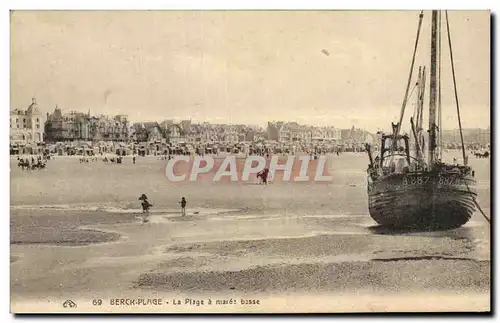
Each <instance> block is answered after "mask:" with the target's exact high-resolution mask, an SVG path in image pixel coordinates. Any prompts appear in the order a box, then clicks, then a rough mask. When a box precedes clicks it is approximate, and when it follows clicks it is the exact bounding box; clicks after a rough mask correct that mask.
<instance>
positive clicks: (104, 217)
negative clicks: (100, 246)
mask: <svg viewBox="0 0 500 323" xmlns="http://www.w3.org/2000/svg"><path fill="white" fill-rule="evenodd" d="M19 212H20V211H16V212H13V214H11V220H10V232H11V233H10V242H11V244H50V245H58V246H85V245H89V244H93V243H104V242H111V241H116V240H118V239H119V238H120V234H118V233H114V232H103V231H99V230H91V229H81V228H80V227H82V226H88V225H100V224H120V223H129V222H136V221H137V219H136V215H135V214H120V213H116V214H115V213H107V212H87V211H54V210H23V211H22V212H23V214H22V215H20V214H18V213H19Z"/></svg>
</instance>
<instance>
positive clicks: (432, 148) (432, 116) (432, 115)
mask: <svg viewBox="0 0 500 323" xmlns="http://www.w3.org/2000/svg"><path fill="white" fill-rule="evenodd" d="M437 18H438V12H437V10H433V11H432V31H431V82H430V102H429V156H428V158H429V165H432V164H434V162H435V161H436V160H435V159H436V155H435V152H436V128H437V126H436V98H437V95H436V94H437V93H436V89H437V86H436V85H437V84H436V79H437V66H436V65H437V35H438V32H439V30H438V24H437V20H438V19H437Z"/></svg>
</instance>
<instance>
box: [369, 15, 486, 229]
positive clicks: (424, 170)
mask: <svg viewBox="0 0 500 323" xmlns="http://www.w3.org/2000/svg"><path fill="white" fill-rule="evenodd" d="M442 16H443V14H442V13H441V12H440V11H432V17H431V50H430V52H431V55H430V56H431V57H430V84H429V89H430V91H429V92H430V96H429V109H428V111H429V114H428V116H427V117H428V122H429V123H428V129H427V131H425V130H424V129H423V127H424V124H423V120H424V119H423V112H424V109H423V107H424V95H425V90H426V73H427V71H426V68H425V66H421V67H419V69H418V76H417V81H416V83H415V85H414V87H413V90H412V91H411V93H414V91H415V89H416V103H415V111H414V113H413V116H412V117H411V118H409V119H410V125H411V131H410V135H408V134H403V133H402V130H401V123H402V121H403V117H404V113H405V108H406V105H407V101H408V98H409V96H410V95H409V92H410V87H411V85H412V84H413V82H412V81H414V80H413V79H412V77H413V71H414V64H415V55H416V53H417V48H418V42H419V37H420V31H421V27H422V21H423V18H424V13H423V11H422V12H420V15H419V23H418V29H417V37H416V40H415V47H414V50H413V58H412V61H411V66H410V74H409V77H408V83H407V86H406V92H405V96H404V99H403V104H402V108H401V113H400V118H399V122H397V123H392V127H391V128H392V129H391V130H392V131H391V132H390V133H382V132H380V133H379V140H380V142H379V143H380V147H379V148H380V149H379V150H378V151H377V153H378V155H377V156H375V158H374V154H375V149H373V147H371V146H370V145H368V144H367V145H366V151H367V153H368V157H369V160H370V164H369V165H368V169H367V173H368V204H369V205H368V207H369V212H370V216H371V217H372V218H373V219H374V220H375V221H376V222H377V223H378V224H380V225H383V226H389V227H399V228H422V229H430V230H442V229H452V228H457V227H460V226H462V225H464V224H465V223H467V222H468V221H469V220H470V218H471V216H472V214H473V212H474V211H475V197H476V195H477V193H476V190H475V185H476V180H475V178H474V175H475V174H474V171H473V170H472V168H471V167H469V166H468V165H467V156H466V150H465V147H464V141H463V134H462V125H461V119H460V106H459V101H458V93H457V86H456V78H455V67H454V64H453V51H452V42H451V36H450V27H449V20H448V13H447V12H446V11H445V12H444V19H443V20H445V22H446V31H447V35H448V37H447V38H448V45H449V54H450V66H451V71H452V75H453V83H454V89H455V93H454V94H455V103H456V109H457V116H458V124H459V130H460V137H461V142H462V147H461V148H462V157H463V163H462V164H459V163H458V162H457V161H456V160H454V161H453V163H445V162H443V161H442V140H441V25H442V23H441V20H442V19H441V17H442ZM426 141H427V143H426ZM426 146H427V147H426ZM426 148H427V149H426Z"/></svg>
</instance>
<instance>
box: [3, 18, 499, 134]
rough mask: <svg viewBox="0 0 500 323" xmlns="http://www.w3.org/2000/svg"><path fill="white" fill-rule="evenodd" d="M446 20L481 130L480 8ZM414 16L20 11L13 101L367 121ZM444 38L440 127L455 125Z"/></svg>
mask: <svg viewBox="0 0 500 323" xmlns="http://www.w3.org/2000/svg"><path fill="white" fill-rule="evenodd" d="M430 18H431V13H430V12H425V16H424V22H423V28H422V34H421V39H420V40H421V42H420V44H419V54H418V57H417V62H416V64H417V66H418V65H419V64H420V65H423V64H425V65H429V63H430V58H429V48H430V46H429V43H430ZM443 18H444V14H443ZM449 18H450V26H451V36H452V41H453V46H454V48H453V54H454V58H455V65H456V66H455V68H456V73H457V82H458V90H459V98H460V103H461V109H462V110H461V113H462V116H463V118H462V119H463V125H464V127H483V128H485V127H487V126H489V124H490V103H489V101H490V16H489V12H486V11H461V12H458V11H451V12H449ZM417 25H418V12H414V11H347V12H346V11H285V12H280V11H260V12H259V11H254V12H251V11H239V12H238V11H236V12H234V11H233V12H231V11H226V12H224V11H187V12H186V11H177V12H176V11H143V12H137V11H128V12H126V11H122V12H117V11H108V12H104V11H94V12H91V11H80V12H78V11H74V12H68V11H58V12H50V11H45V12H35V11H25V12H20V11H16V12H14V13H13V14H12V15H11V109H14V108H26V107H27V106H28V105H29V103H30V100H31V97H33V96H35V97H36V98H37V100H38V103H39V105H40V107H41V109H42V110H43V111H44V112H52V111H53V109H54V107H55V106H56V104H57V105H59V107H60V108H62V109H63V110H79V111H85V112H86V111H88V110H89V109H90V111H91V113H92V114H99V113H108V114H127V115H129V116H130V118H131V119H132V120H133V121H137V120H144V121H147V120H158V121H161V120H164V119H170V118H182V119H184V118H192V119H193V121H209V122H214V123H216V122H221V123H247V124H260V125H264V124H265V123H266V122H267V121H268V120H286V121H297V122H299V123H308V124H313V125H326V124H330V125H333V126H337V127H342V128H345V127H350V126H352V125H356V126H358V127H363V128H366V129H368V130H372V131H373V130H377V129H378V128H387V126H388V125H389V124H390V121H394V120H396V119H397V117H398V115H399V111H400V107H401V102H402V100H403V95H404V90H405V87H406V81H407V77H408V72H409V65H410V60H411V54H412V50H413V45H414V41H415V36H416V30H417ZM444 31H445V29H444ZM443 40H446V42H444V41H443V61H444V63H443V66H442V68H443V116H444V119H445V122H444V126H445V128H456V126H457V119H456V112H455V107H454V100H453V87H452V80H451V71H450V67H449V54H448V50H447V38H446V37H444V38H443ZM427 93H428V91H427ZM408 111H409V112H410V113H412V112H413V101H410V103H409V106H408ZM408 117H409V115H408ZM405 119H406V120H407V119H408V118H405Z"/></svg>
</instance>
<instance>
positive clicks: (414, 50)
mask: <svg viewBox="0 0 500 323" xmlns="http://www.w3.org/2000/svg"><path fill="white" fill-rule="evenodd" d="M423 18H424V11H423V10H422V11H420V15H419V20H418V28H417V38H416V39H415V47H414V49H413V57H412V60H411V66H410V75H409V76H408V83H407V84H406V91H405V97H404V99H403V104H402V107H401V115H400V117H399V123H398V126H397V129H396V131H395V132H394V140H396V136H397V135H398V134H399V131H400V129H401V122H402V121H403V116H404V113H405V108H406V102H407V101H408V92H409V90H410V84H411V77H412V75H413V66H414V65H415V56H416V54H417V47H418V40H419V38H420V29H421V28H422V19H423Z"/></svg>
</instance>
